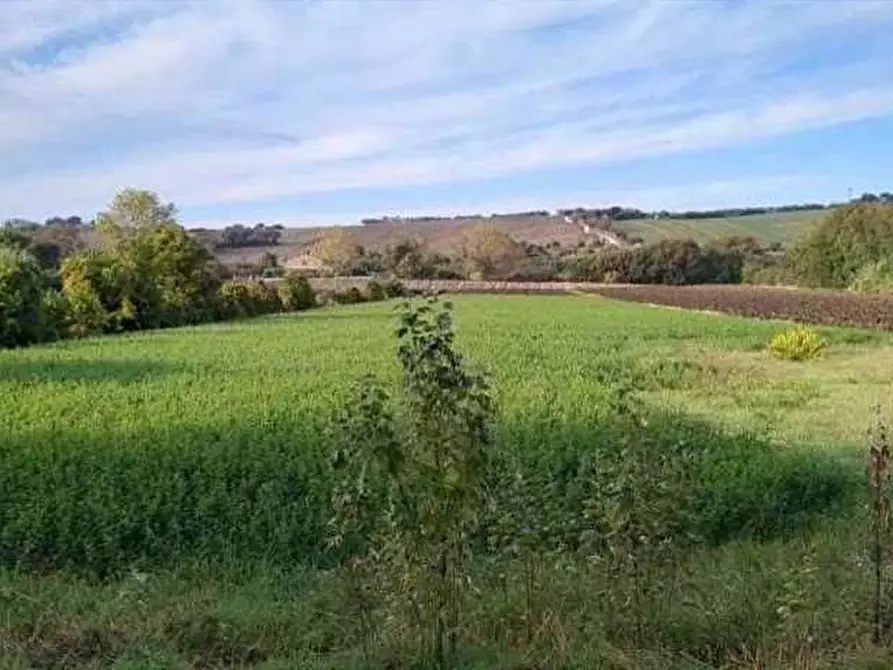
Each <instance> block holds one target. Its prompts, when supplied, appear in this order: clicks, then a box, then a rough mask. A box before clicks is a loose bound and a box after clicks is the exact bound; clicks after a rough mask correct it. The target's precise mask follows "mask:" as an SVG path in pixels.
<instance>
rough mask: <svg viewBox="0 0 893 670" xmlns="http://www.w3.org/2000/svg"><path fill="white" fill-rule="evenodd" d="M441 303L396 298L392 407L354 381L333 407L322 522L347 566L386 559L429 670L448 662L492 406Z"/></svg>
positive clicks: (373, 387)
mask: <svg viewBox="0 0 893 670" xmlns="http://www.w3.org/2000/svg"><path fill="white" fill-rule="evenodd" d="M451 309H452V306H451V304H450V303H440V302H439V301H438V299H437V298H436V297H431V298H428V299H427V300H426V301H425V302H423V303H422V304H420V305H413V304H411V303H405V304H404V305H403V308H402V313H401V315H400V326H399V328H398V331H397V337H398V340H399V346H398V352H397V357H398V360H399V362H400V365H401V367H402V370H403V393H402V394H401V403H402V405H401V406H399V407H398V408H395V409H391V407H392V406H393V405H395V401H394V400H393V399H392V398H391V397H390V396H389V395H388V394H387V392H385V391H384V390H383V389H382V388H381V387H380V386H378V384H377V382H375V381H374V380H372V379H366V380H364V381H363V382H362V383H361V385H360V386H359V387H358V390H357V391H356V392H355V394H354V396H353V399H352V402H351V403H350V405H349V406H348V409H347V410H346V411H344V412H342V415H341V418H340V420H339V431H338V433H339V435H340V437H339V438H338V439H337V441H336V444H337V449H336V452H335V460H334V465H335V471H336V474H337V477H336V481H337V482H338V483H337V485H336V488H335V494H334V499H333V508H334V517H333V521H332V524H331V526H332V528H333V531H334V533H333V537H334V543H333V544H334V546H337V547H340V548H342V549H343V550H345V551H346V552H347V557H348V560H349V561H352V562H353V565H360V564H361V562H360V559H365V558H368V557H370V556H374V557H375V563H376V564H377V565H386V566H387V573H388V574H389V575H390V579H389V580H388V581H389V591H390V594H391V597H392V599H393V600H394V601H395V602H396V604H397V605H398V609H399V610H400V611H401V612H403V613H404V614H405V615H408V619H409V620H410V621H411V623H412V627H413V628H414V629H415V630H416V631H417V633H418V642H419V647H420V652H421V654H422V657H423V659H425V660H426V661H428V662H430V663H433V664H434V666H435V667H439V668H446V667H452V666H453V665H454V659H455V655H456V646H457V637H458V633H459V624H460V613H461V609H462V604H463V601H464V599H465V595H466V591H467V589H468V584H469V580H470V576H471V572H470V561H471V554H472V537H473V535H474V532H475V530H476V529H477V527H478V525H479V523H480V521H481V518H482V516H483V512H484V509H485V502H486V495H485V491H486V485H485V475H486V464H487V458H488V447H489V446H490V444H491V442H492V437H491V422H492V419H493V414H494V407H493V403H492V400H491V398H490V390H489V386H488V384H487V382H486V380H485V378H484V377H483V376H482V375H480V374H478V373H475V372H471V371H469V370H468V368H467V366H466V364H465V362H464V359H463V357H462V355H461V354H460V353H459V352H458V351H457V350H456V348H455V345H454V332H453V323H452V313H451ZM398 409H399V411H397V410H398ZM395 417H400V420H399V421H398V420H397V419H396V418H395Z"/></svg>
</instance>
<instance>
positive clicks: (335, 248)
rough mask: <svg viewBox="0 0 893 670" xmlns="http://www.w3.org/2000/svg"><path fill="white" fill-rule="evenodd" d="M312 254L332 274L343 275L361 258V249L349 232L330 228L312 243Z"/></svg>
mask: <svg viewBox="0 0 893 670" xmlns="http://www.w3.org/2000/svg"><path fill="white" fill-rule="evenodd" d="M312 253H313V255H314V256H316V258H318V259H319V261H320V262H321V263H322V264H323V265H325V266H326V267H327V268H328V269H329V270H330V271H331V272H332V273H333V274H336V275H343V274H346V270H347V269H348V268H350V267H351V265H353V264H354V263H356V262H357V261H358V260H359V259H360V258H361V257H362V256H363V248H362V247H361V246H360V245H359V244H357V242H356V238H355V236H354V235H353V234H351V233H350V232H349V231H347V230H344V229H343V228H332V229H330V230H328V231H326V232H325V233H324V234H323V235H322V236H321V237H320V238H319V239H318V240H317V241H316V242H315V243H314V245H313V251H312Z"/></svg>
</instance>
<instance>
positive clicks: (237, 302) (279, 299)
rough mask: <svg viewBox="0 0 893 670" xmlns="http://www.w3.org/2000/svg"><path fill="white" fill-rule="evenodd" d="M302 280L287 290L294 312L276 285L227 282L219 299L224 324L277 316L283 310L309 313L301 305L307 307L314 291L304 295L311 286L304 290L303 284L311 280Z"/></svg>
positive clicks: (221, 288) (236, 281)
mask: <svg viewBox="0 0 893 670" xmlns="http://www.w3.org/2000/svg"><path fill="white" fill-rule="evenodd" d="M301 279H302V280H303V281H301V280H298V281H296V282H289V285H291V286H292V289H285V292H286V293H285V295H286V297H287V298H288V304H289V306H290V307H291V308H289V307H286V302H285V300H284V299H283V292H282V291H283V289H282V287H280V288H279V289H278V290H277V288H276V287H274V286H273V285H272V284H269V283H267V282H264V281H242V280H233V281H227V282H224V283H223V284H222V285H221V286H220V290H219V292H218V295H217V300H216V303H217V316H218V318H221V319H224V320H225V319H240V318H244V317H250V316H263V315H265V314H275V313H277V312H281V311H283V310H285V311H294V310H298V309H308V308H307V307H301V306H300V305H303V304H306V303H305V301H306V300H309V299H310V297H311V296H312V289H311V294H310V295H308V294H306V293H305V292H304V291H305V290H306V288H309V284H308V285H307V286H306V287H303V282H306V281H307V280H306V279H303V278H301ZM293 289H296V292H295V293H291V291H292V290H293ZM314 299H315V298H314Z"/></svg>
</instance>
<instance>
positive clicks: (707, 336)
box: [0, 297, 893, 668]
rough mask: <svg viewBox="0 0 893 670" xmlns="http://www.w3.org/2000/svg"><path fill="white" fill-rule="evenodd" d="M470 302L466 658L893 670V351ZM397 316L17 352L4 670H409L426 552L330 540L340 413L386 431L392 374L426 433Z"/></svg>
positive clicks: (2, 366)
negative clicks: (882, 552)
mask: <svg viewBox="0 0 893 670" xmlns="http://www.w3.org/2000/svg"><path fill="white" fill-rule="evenodd" d="M457 303H458V310H457V316H458V346H459V348H460V349H461V350H463V351H465V352H467V353H468V354H469V355H470V357H471V360H473V361H476V362H477V363H478V364H480V365H481V366H482V367H483V368H484V369H486V370H488V371H489V373H490V384H489V387H490V389H491V391H490V392H488V395H489V396H490V397H491V398H492V401H493V403H494V407H495V408H498V413H496V414H494V415H493V418H492V420H491V421H487V420H486V417H487V414H486V413H484V414H482V415H480V416H481V417H483V419H484V420H485V423H488V424H490V426H491V430H492V442H488V445H489V446H487V447H486V453H487V459H486V462H487V463H488V465H487V470H486V473H487V477H486V479H485V480H484V481H485V482H486V483H487V485H486V486H485V487H484V489H483V490H484V491H485V492H486V493H487V504H486V505H485V506H484V507H482V508H478V507H474V508H469V509H475V510H477V511H475V512H474V515H473V517H472V518H473V521H474V523H472V524H471V525H470V526H468V527H467V528H464V529H462V530H461V532H460V533H459V534H460V535H464V536H467V540H466V542H467V543H466V544H463V545H462V546H466V547H468V548H469V549H470V551H471V555H470V556H469V558H468V560H467V562H463V563H461V565H463V566H464V567H462V570H461V574H463V575H465V576H466V579H465V580H464V581H463V582H462V583H463V584H468V585H469V586H466V587H463V590H462V592H461V597H460V599H459V600H457V601H456V602H460V603H461V607H458V608H456V609H455V610H449V611H451V612H454V614H453V615H451V617H450V621H451V622H452V623H450V624H449V626H447V627H446V628H445V629H444V631H445V638H444V639H445V640H446V644H447V645H449V644H450V640H451V639H455V641H456V645H455V652H454V654H453V655H451V656H450V659H451V661H450V662H451V663H452V664H453V665H454V666H461V667H475V666H476V667H507V668H509V667H513V668H519V667H580V668H591V667H617V668H623V667H654V668H664V667H678V668H694V667H752V668H756V667H777V668H782V667H804V668H808V667H884V664H885V663H888V662H889V660H890V659H889V657H887V656H886V652H885V651H884V646H883V644H878V645H874V644H872V642H871V639H872V636H873V635H874V634H875V633H876V627H875V626H874V623H873V621H874V619H873V616H874V615H873V612H874V599H873V595H872V594H873V589H874V581H873V574H874V572H873V567H872V559H871V557H872V555H873V554H872V552H871V550H870V549H871V547H872V544H871V538H872V533H871V524H870V515H868V514H867V512H866V511H865V510H864V506H863V505H862V504H861V502H860V501H861V500H863V499H864V498H865V495H864V491H865V484H864V475H863V468H862V460H861V458H860V457H859V454H860V453H861V452H862V451H863V449H864V446H865V445H864V443H865V439H864V431H865V427H866V426H868V425H870V423H871V421H872V412H871V407H872V405H873V404H874V403H876V402H879V401H884V402H886V403H889V398H888V397H887V394H888V387H889V385H888V382H887V380H888V379H889V370H890V368H891V367H893V356H890V355H888V352H889V345H890V339H889V336H887V335H886V334H883V333H878V332H871V331H858V330H844V329H833V328H831V329H822V330H821V335H822V336H823V337H824V339H825V340H826V341H827V342H828V349H827V354H826V355H825V356H824V357H823V358H822V359H820V360H815V361H811V362H808V363H791V362H785V361H778V360H774V359H773V358H772V357H771V356H770V354H769V353H768V351H766V344H767V343H768V342H769V340H770V339H771V337H772V336H773V335H775V334H777V333H778V332H779V331H781V330H783V328H784V326H783V324H779V323H773V322H754V321H746V320H742V319H737V318H731V317H715V316H710V315H698V314H685V313H681V312H680V313H677V312H669V311H662V310H655V309H649V308H643V307H640V306H636V305H631V304H622V303H612V302H610V301H603V300H601V299H597V298H583V297H546V298H535V297H474V298H471V297H468V298H461V299H459V300H458V301H457ZM393 323H394V322H393V316H392V315H391V314H390V310H389V309H388V307H386V306H373V305H362V306H356V307H350V308H337V309H324V310H318V311H312V312H306V313H303V314H301V315H299V316H294V317H279V318H275V319H274V318H269V319H264V320H258V321H253V322H245V321H243V322H238V323H232V324H216V325H211V326H203V327H199V328H187V329H179V330H173V331H161V332H157V333H134V334H130V335H126V336H121V337H116V338H100V339H95V338H93V339H86V340H82V341H70V342H63V343H59V344H56V345H53V346H43V347H37V348H32V349H25V350H19V351H11V352H0V372H2V374H0V390H2V395H0V435H2V436H3V438H2V439H3V445H2V451H0V454H2V468H0V477H2V479H3V481H2V486H0V491H3V496H4V501H3V505H2V507H0V515H2V516H0V527H2V536H0V542H2V545H0V551H2V553H0V560H2V563H3V566H4V567H3V573H2V577H0V598H2V599H3V604H4V609H5V611H6V612H8V615H7V616H6V617H5V618H4V619H3V621H2V622H0V640H2V645H0V656H2V663H3V667H21V668H25V667H85V668H87V667H118V668H185V667H195V668H199V667H234V668H235V667H259V668H277V667H278V668H285V667H288V668H291V667H308V668H309V667H315V668H319V667H408V664H409V662H410V661H411V659H413V658H418V652H419V650H420V649H423V647H420V646H419V634H418V632H419V630H420V628H419V626H420V624H421V622H423V621H428V622H429V624H430V622H431V621H432V620H431V619H422V620H420V619H418V618H417V617H414V616H413V615H412V612H413V611H416V610H414V608H413V606H412V603H413V602H415V600H413V599H412V598H411V597H409V596H410V595H411V594H414V593H419V591H418V590H417V589H416V588H415V587H414V586H413V585H416V586H418V585H419V584H420V583H429V584H431V582H419V581H418V579H419V576H418V569H419V566H424V565H426V564H427V563H426V562H425V560H424V556H416V557H415V558H413V557H411V556H410V557H406V556H405V555H404V558H405V559H406V560H405V562H404V563H402V564H400V565H403V570H402V571H397V570H393V569H389V570H386V571H383V572H382V571H379V570H375V569H374V567H375V566H376V565H381V566H387V567H388V568H393V566H394V565H395V563H393V560H394V559H393V554H389V552H386V553H385V554H372V555H370V554H369V553H368V551H370V550H372V549H374V550H375V551H382V550H383V548H386V546H383V545H381V544H378V543H377V542H376V543H375V544H374V545H370V546H369V548H368V549H367V550H362V551H356V550H353V551H351V552H350V553H345V551H346V548H345V546H344V545H343V544H342V545H340V546H339V547H333V546H332V544H331V542H330V540H331V538H332V529H333V527H332V525H331V521H332V519H333V512H334V510H333V506H332V500H333V499H335V500H337V499H338V497H337V495H336V493H337V491H338V490H339V489H338V486H337V484H338V482H339V481H342V482H343V481H345V480H344V479H343V478H339V477H338V476H336V472H337V471H336V470H333V469H332V463H331V455H332V454H333V453H334V450H335V449H336V447H337V446H338V444H339V441H342V440H343V438H344V437H345V436H348V437H349V435H350V432H349V430H348V427H349V426H348V425H346V424H344V423H343V422H341V423H340V424H339V423H338V422H337V421H336V417H337V416H338V415H339V413H341V414H342V416H344V415H343V410H344V408H345V407H346V408H349V411H348V412H347V414H346V418H347V419H357V418H362V417H363V416H370V414H369V413H368V412H364V411H360V410H361V408H362V407H367V408H368V407H369V406H370V403H368V402H366V403H365V405H364V404H362V403H356V402H352V401H351V400H350V397H351V396H350V395H349V394H348V393H347V391H346V389H348V388H349V387H350V386H351V384H352V383H353V382H355V381H356V380H358V379H360V378H361V377H362V376H363V375H364V374H365V373H367V372H370V371H371V372H374V373H376V374H377V376H378V378H379V384H380V387H381V388H382V389H384V390H385V391H386V392H387V393H388V394H389V395H392V396H393V397H394V402H396V403H397V405H395V413H394V420H395V421H396V422H397V424H399V425H403V426H405V427H407V428H405V429H399V431H398V432H399V434H402V435H409V436H411V435H413V434H415V433H414V432H413V431H415V430H422V431H423V432H422V434H423V435H424V434H425V432H424V431H425V428H424V426H425V425H427V424H426V422H425V421H421V422H418V421H414V420H412V417H413V416H414V414H413V410H412V409H411V408H412V397H413V390H412V389H413V387H412V385H411V384H410V385H408V386H403V387H402V389H403V390H400V389H401V385H400V382H401V379H404V377H403V374H404V373H405V370H406V369H405V368H404V369H403V372H401V368H400V367H399V366H397V365H395V362H396V360H397V359H396V358H395V356H394V353H395V345H394V342H393V337H392V335H391V333H392V332H393ZM444 332H448V331H444ZM423 340H424V338H423ZM424 341H428V342H430V340H424ZM358 342H362V343H363V346H362V347H358V346H357V343H358ZM409 351H410V352H412V351H417V349H413V348H410V349H409ZM409 358H412V356H409ZM401 360H404V361H405V360H407V358H406V356H404V357H403V359H401ZM464 365H465V364H464V363H463V366H464ZM860 370H861V371H862V372H863V373H864V379H862V380H860V383H859V384H858V385H855V384H854V383H852V382H851V381H848V379H849V377H846V375H850V376H853V375H855V378H856V379H858V377H859V374H860ZM844 373H845V374H844ZM842 374H844V377H841V375H842ZM845 377H846V378H845ZM410 378H411V377H410ZM424 378H429V379H430V375H425V376H424ZM365 397H366V398H372V399H373V400H374V399H375V397H376V396H375V394H372V395H369V394H367V395H366V396H365ZM403 399H405V400H406V402H409V403H410V404H409V405H403V402H404V400H403ZM637 399H638V400H637ZM642 403H644V404H642ZM677 404H682V405H683V406H685V407H689V408H691V409H692V411H693V412H695V413H696V414H697V415H698V416H701V415H703V417H710V419H709V420H706V419H705V418H698V416H688V415H682V414H678V413H676V412H674V411H672V410H671V409H662V407H663V408H670V407H672V406H675V405H677ZM372 406H373V407H376V406H378V405H376V404H375V402H373V403H372ZM381 406H382V407H386V406H390V404H389V403H381ZM401 407H406V408H408V409H400V408H401ZM829 408H832V409H831V410H830V412H834V414H833V416H829ZM372 416H376V414H375V412H373V414H372ZM377 416H381V414H380V413H379V414H377ZM407 422H408V423H407ZM397 424H395V425H397ZM339 425H340V426H341V427H340V428H339V427H338V426H339ZM370 425H378V426H380V425H381V424H379V423H375V424H370ZM413 426H415V427H416V428H412V427H413ZM825 426H828V428H825ZM831 426H833V430H832V428H830V427H831ZM405 430H409V432H405ZM460 432H461V431H460ZM363 434H364V435H366V436H369V435H373V434H378V435H381V434H383V433H382V432H381V431H379V432H378V433H371V432H369V431H366V432H364V433H363ZM489 439H490V438H488V440H489ZM367 442H368V443H369V444H377V443H378V442H376V441H375V440H367ZM341 443H344V442H341ZM346 443H347V444H353V445H356V444H357V440H348V441H347V442H346ZM403 443H404V444H409V445H415V444H420V442H419V441H418V440H417V439H410V440H409V442H403ZM346 481H348V482H350V481H356V480H352V479H350V478H348V479H347V480H346ZM384 481H385V480H382V479H378V478H376V479H373V480H370V484H371V483H372V482H379V483H384ZM423 481H428V482H429V483H431V482H430V480H423ZM444 481H445V483H449V481H450V480H444ZM342 490H343V489H342ZM376 490H383V489H378V488H375V487H374V486H373V488H372V489H370V491H371V492H374V491H376ZM449 490H450V487H448V488H447V491H449ZM476 490H477V489H476ZM438 495H440V494H438ZM433 499H435V500H437V499H439V498H438V497H437V496H435V497H434V498H433ZM668 502H672V504H668ZM376 508H377V507H376V506H373V507H372V508H371V509H376ZM335 509H337V507H336V508H335ZM348 509H349V507H348ZM388 509H390V507H388ZM336 516H337V515H336ZM342 518H343V517H342ZM349 518H350V517H348V519H349ZM391 518H392V517H389V516H388V515H383V516H379V515H375V519H378V520H379V521H381V520H385V521H387V520H388V519H391ZM435 518H436V517H435ZM393 521H395V522H396V521H397V519H393ZM391 527H392V526H391V525H390V524H386V525H385V527H384V528H385V529H387V528H391ZM397 527H398V528H399V527H401V526H397ZM402 527H404V528H406V527H408V526H402ZM435 527H436V524H435ZM351 528H353V529H354V530H356V529H357V528H363V527H357V526H352V527H351ZM366 528H367V527H366ZM380 533H381V530H380V527H379V530H378V531H376V533H375V534H372V535H370V534H368V533H367V532H366V531H365V530H364V531H363V532H359V534H356V535H355V536H354V537H355V538H356V540H357V541H360V540H363V538H366V539H373V538H375V537H380V536H381V535H380ZM401 536H402V535H401V533H397V534H396V535H393V534H392V535H390V537H392V538H394V537H396V538H398V539H399V538H400V537H401ZM642 538H645V541H643V540H642ZM352 546H353V547H354V548H356V546H357V545H356V544H354V545H352ZM406 546H408V543H407V542H403V541H400V542H397V544H396V547H397V548H398V549H399V548H400V547H406ZM388 555H389V556H390V557H388V558H387V559H385V556H388ZM397 555H398V556H400V555H401V554H400V552H397ZM349 557H353V560H348V558H349ZM364 559H365V560H364ZM379 559H380V560H379ZM419 561H421V562H419ZM463 561H465V559H463ZM457 565H459V564H457ZM631 566H635V569H631ZM457 574H458V573H457ZM401 575H402V576H403V577H406V580H408V581H406V580H402V578H401V580H400V581H399V582H398V583H395V581H394V579H395V578H396V577H401ZM433 584H434V587H436V586H437V583H436V582H435V583H433ZM436 592H438V591H437V588H435V593H436ZM407 607H408V609H407ZM438 611H439V610H438ZM884 611H886V610H884ZM438 620H439V619H438V618H437V617H436V616H435V618H434V619H433V621H434V622H435V624H434V625H435V626H436V625H438V624H436V622H437V621H438ZM421 630H431V628H430V625H429V626H424V627H423V628H422V629H421ZM882 633H883V635H882V640H881V641H882V642H884V641H885V636H886V631H885V630H883V631H882ZM425 658H428V659H429V660H430V658H431V656H430V654H429V655H427V656H425ZM871 663H875V665H874V666H872V665H871Z"/></svg>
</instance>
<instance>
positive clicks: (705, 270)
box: [570, 240, 744, 284]
mask: <svg viewBox="0 0 893 670" xmlns="http://www.w3.org/2000/svg"><path fill="white" fill-rule="evenodd" d="M743 264H744V255H743V253H742V252H741V251H740V250H739V249H738V248H736V247H734V246H729V245H727V247H711V248H709V249H702V248H701V247H700V246H699V245H698V244H697V242H695V241H694V240H661V241H660V242H657V243H656V244H650V245H647V246H643V247H637V248H634V249H616V248H612V249H602V250H599V251H596V252H594V253H590V254H586V255H581V256H579V257H578V258H577V259H576V260H575V261H574V262H572V263H571V266H570V275H571V277H572V278H573V279H576V280H581V281H594V282H605V283H624V284H737V283H740V281H741V269H742V266H743Z"/></svg>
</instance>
